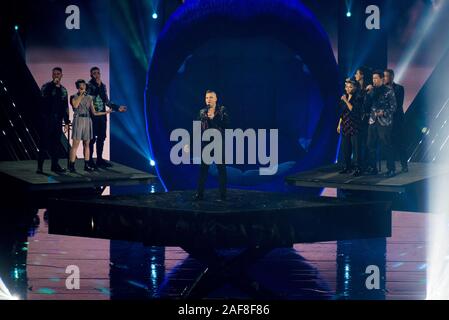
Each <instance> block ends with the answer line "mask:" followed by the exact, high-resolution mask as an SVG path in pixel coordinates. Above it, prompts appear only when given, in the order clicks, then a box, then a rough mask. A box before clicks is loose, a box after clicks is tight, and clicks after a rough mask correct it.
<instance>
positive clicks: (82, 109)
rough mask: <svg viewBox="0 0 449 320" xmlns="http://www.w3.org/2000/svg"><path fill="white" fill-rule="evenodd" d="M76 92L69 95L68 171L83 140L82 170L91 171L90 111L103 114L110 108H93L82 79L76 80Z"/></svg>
mask: <svg viewBox="0 0 449 320" xmlns="http://www.w3.org/2000/svg"><path fill="white" fill-rule="evenodd" d="M75 85H76V88H77V89H78V93H77V94H75V95H73V96H71V97H70V104H71V105H72V108H73V122H72V123H73V131H72V140H73V142H72V148H71V149H70V162H69V171H70V172H72V173H74V172H76V169H75V160H76V151H77V150H78V146H79V144H80V142H81V140H82V141H83V148H84V170H85V171H88V172H90V171H93V170H94V168H93V167H91V166H90V163H89V160H90V149H89V143H90V141H91V140H92V138H93V128H92V119H91V116H90V113H92V114H93V115H94V116H104V115H107V114H109V113H111V112H112V110H111V109H109V110H107V111H105V112H97V111H96V110H95V107H94V104H93V99H92V97H91V96H89V95H87V92H86V88H87V83H86V81H84V80H78V81H77V82H76V83H75Z"/></svg>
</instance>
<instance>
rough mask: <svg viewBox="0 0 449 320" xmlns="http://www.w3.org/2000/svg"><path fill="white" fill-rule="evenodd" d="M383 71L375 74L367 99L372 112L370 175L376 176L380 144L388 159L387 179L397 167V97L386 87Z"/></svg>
mask: <svg viewBox="0 0 449 320" xmlns="http://www.w3.org/2000/svg"><path fill="white" fill-rule="evenodd" d="M383 81H384V73H383V71H375V72H374V73H373V85H374V86H368V87H367V89H368V94H367V97H366V103H367V107H369V109H370V110H371V114H370V118H369V128H368V150H369V156H368V159H369V161H368V165H369V167H368V173H369V174H371V175H376V174H377V173H378V170H377V166H376V151H377V145H378V142H380V144H381V151H382V152H383V154H384V155H385V156H386V158H387V168H388V172H387V173H386V174H385V176H386V177H387V178H391V177H394V176H395V175H396V165H395V161H394V154H393V144H392V140H391V139H392V129H393V116H394V114H395V113H396V109H397V108H396V97H395V95H394V91H393V89H391V88H390V87H388V86H386V85H384V82H383Z"/></svg>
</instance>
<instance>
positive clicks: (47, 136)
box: [36, 67, 70, 174]
mask: <svg viewBox="0 0 449 320" xmlns="http://www.w3.org/2000/svg"><path fill="white" fill-rule="evenodd" d="M61 80H62V69H61V68H59V67H55V68H53V70H52V81H50V82H47V83H46V84H44V85H43V86H42V89H41V94H42V107H41V112H40V119H39V121H38V123H39V128H38V129H39V134H40V137H41V141H40V145H39V155H38V159H37V170H36V173H38V174H43V173H44V172H43V166H44V159H45V158H46V156H47V154H50V157H51V171H53V172H55V173H58V174H60V173H64V172H65V171H66V170H65V169H64V168H62V167H61V166H60V165H59V163H58V160H59V159H58V152H57V146H58V145H59V144H60V141H61V135H62V130H61V124H62V120H64V125H65V126H64V131H67V129H68V127H69V123H70V121H69V103H68V96H67V89H66V88H65V87H64V86H63V85H62V84H61Z"/></svg>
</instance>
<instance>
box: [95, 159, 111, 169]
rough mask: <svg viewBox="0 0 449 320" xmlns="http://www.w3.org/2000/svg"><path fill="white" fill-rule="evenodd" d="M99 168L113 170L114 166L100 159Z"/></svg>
mask: <svg viewBox="0 0 449 320" xmlns="http://www.w3.org/2000/svg"><path fill="white" fill-rule="evenodd" d="M97 167H100V168H111V167H112V164H111V163H110V162H108V161H106V160H104V159H102V158H98V159H97Z"/></svg>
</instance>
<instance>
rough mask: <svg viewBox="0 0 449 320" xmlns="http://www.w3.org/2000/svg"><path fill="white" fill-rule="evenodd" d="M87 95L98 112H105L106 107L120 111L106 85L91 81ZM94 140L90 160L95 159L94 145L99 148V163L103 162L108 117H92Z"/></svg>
mask: <svg viewBox="0 0 449 320" xmlns="http://www.w3.org/2000/svg"><path fill="white" fill-rule="evenodd" d="M87 94H88V95H90V96H92V99H93V102H94V107H95V110H96V111H97V112H105V111H106V107H109V108H111V109H112V110H114V111H118V109H119V106H118V105H116V104H114V103H111V101H110V100H109V97H108V93H107V89H106V85H105V84H104V83H102V84H101V85H98V83H97V82H96V81H95V79H92V80H90V81H89V83H88V86H87ZM91 118H92V128H93V138H92V140H90V143H89V146H90V159H91V160H92V159H93V157H92V156H93V153H94V145H95V144H96V146H97V163H98V162H102V161H104V160H103V148H104V141H105V140H106V129H107V124H108V118H107V116H106V115H102V116H95V117H94V116H92V117H91Z"/></svg>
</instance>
